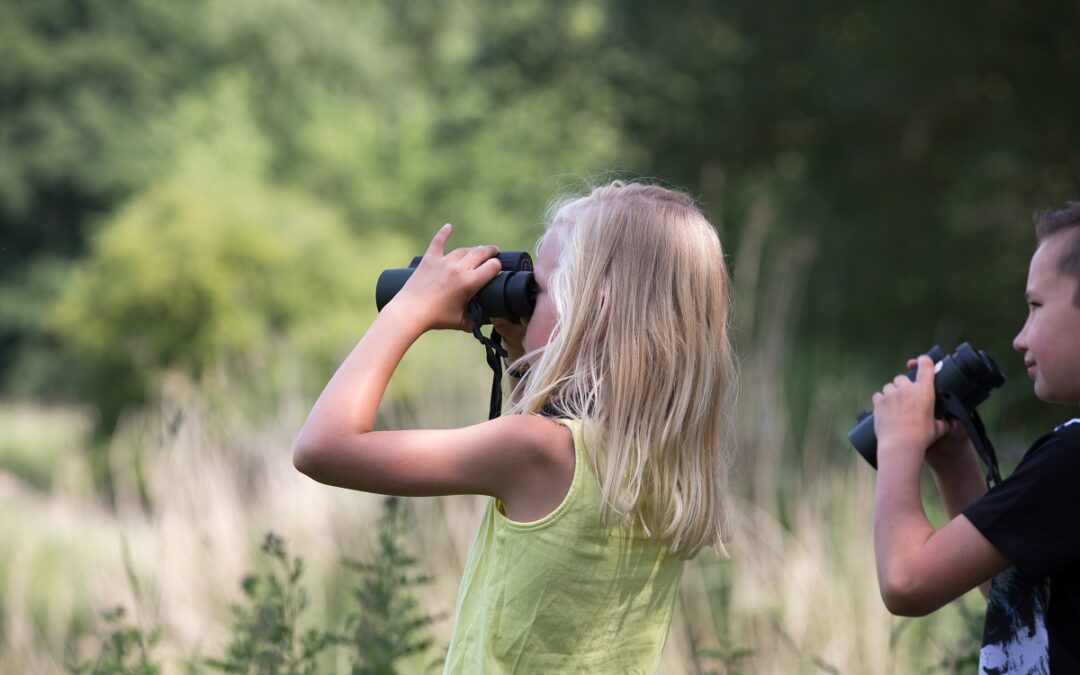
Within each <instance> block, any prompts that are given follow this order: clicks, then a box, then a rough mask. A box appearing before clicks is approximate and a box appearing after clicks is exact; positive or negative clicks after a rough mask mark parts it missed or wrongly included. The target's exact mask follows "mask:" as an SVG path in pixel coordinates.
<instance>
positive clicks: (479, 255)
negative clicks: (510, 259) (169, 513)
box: [461, 246, 502, 270]
mask: <svg viewBox="0 0 1080 675" xmlns="http://www.w3.org/2000/svg"><path fill="white" fill-rule="evenodd" d="M464 251H465V254H464V255H463V256H462V258H461V261H462V262H463V263H464V264H465V265H466V266H468V267H470V268H478V267H480V266H481V265H482V264H484V263H485V262H490V261H491V260H494V261H495V262H496V263H498V262H499V259H498V258H496V257H495V256H497V255H499V247H498V246H473V247H472V248H468V249H464ZM499 269H500V270H501V269H502V265H501V264H500V265H499Z"/></svg>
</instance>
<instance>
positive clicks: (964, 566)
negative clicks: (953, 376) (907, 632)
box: [874, 202, 1080, 673]
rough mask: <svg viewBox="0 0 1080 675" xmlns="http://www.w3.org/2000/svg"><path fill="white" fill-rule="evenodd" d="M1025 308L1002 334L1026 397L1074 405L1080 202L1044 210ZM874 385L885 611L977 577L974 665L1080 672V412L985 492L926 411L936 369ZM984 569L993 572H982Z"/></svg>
mask: <svg viewBox="0 0 1080 675" xmlns="http://www.w3.org/2000/svg"><path fill="white" fill-rule="evenodd" d="M1035 229H1036V235H1037V238H1038V246H1037V248H1036V250H1035V253H1034V255H1033V256H1032V258H1031V267H1030V269H1029V272H1028V282H1027V292H1026V293H1025V296H1026V298H1027V303H1028V318H1027V321H1026V322H1025V323H1024V327H1023V329H1022V330H1021V331H1020V333H1019V335H1017V336H1016V338H1015V340H1014V341H1013V346H1014V347H1015V348H1016V349H1017V351H1019V352H1020V353H1021V354H1023V355H1024V365H1025V366H1026V367H1027V373H1028V376H1029V377H1031V378H1032V379H1033V380H1034V381H1035V395H1036V396H1038V397H1039V398H1040V399H1042V400H1043V401H1046V402H1048V403H1063V404H1067V405H1071V406H1077V405H1080V202H1071V203H1070V204H1069V205H1068V206H1067V207H1066V208H1065V209H1062V210H1060V211H1052V212H1047V213H1044V214H1042V215H1041V216H1040V217H1039V218H1038V221H1037V224H1036V228H1035ZM917 364H918V375H917V376H916V379H915V381H914V382H911V381H910V380H908V379H907V378H906V377H905V376H903V375H900V376H898V377H897V378H896V379H895V380H894V381H893V382H892V383H890V384H887V385H885V388H884V389H883V390H882V391H881V392H880V393H877V394H875V395H874V430H875V432H876V434H877V437H878V475H877V495H876V498H875V507H874V551H875V554H876V557H877V573H878V583H879V586H880V588H881V596H882V599H883V600H884V601H885V605H886V607H888V609H889V611H891V612H893V613H894V614H902V615H908V616H919V615H923V614H927V613H929V612H932V611H934V610H936V609H938V608H939V607H942V606H943V605H945V604H946V603H948V602H950V601H951V600H953V599H955V598H957V597H959V596H960V595H962V594H964V593H966V592H967V591H968V590H970V589H972V588H974V587H975V586H981V588H982V590H983V593H984V594H988V605H987V610H986V624H985V629H984V633H983V647H982V651H981V652H980V655H979V661H980V663H979V672H980V673H1012V672H1019V673H1046V672H1053V673H1077V672H1080V419H1073V420H1070V421H1068V422H1066V423H1064V424H1062V425H1060V426H1058V427H1057V428H1056V429H1054V430H1053V431H1052V432H1050V433H1049V434H1047V435H1045V436H1043V437H1042V438H1040V439H1039V440H1037V441H1036V442H1035V444H1034V445H1032V446H1031V448H1030V449H1029V450H1028V451H1027V453H1026V454H1025V455H1024V458H1023V460H1022V461H1021V462H1020V464H1019V466H1017V467H1016V470H1015V471H1014V472H1013V473H1012V475H1010V476H1009V477H1008V478H1006V479H1005V480H1004V481H1002V482H1001V483H1000V484H998V485H996V486H994V488H993V489H991V490H989V491H987V489H986V484H985V482H984V481H983V477H982V473H981V470H980V466H979V460H978V459H977V458H976V455H975V451H974V448H973V447H972V445H971V442H970V441H969V440H968V439H967V436H966V434H965V433H964V431H963V429H962V427H960V426H959V425H957V424H956V423H955V422H952V423H948V424H947V423H945V422H943V421H941V420H936V419H934V416H933V411H934V397H935V394H934V369H933V363H932V361H931V360H930V358H929V357H926V356H920V357H919V359H918V361H917ZM924 458H925V459H926V462H927V464H929V465H930V468H931V471H932V473H933V476H934V480H935V482H936V483H937V486H938V490H939V491H940V492H941V495H942V499H943V501H944V502H945V507H946V509H947V510H948V513H949V517H950V518H951V520H950V521H949V522H948V523H947V524H946V525H945V526H944V527H942V528H941V529H940V530H936V531H935V530H934V528H933V526H932V525H931V524H930V522H929V521H928V520H927V518H926V514H925V512H924V511H923V507H922V500H921V498H920V494H919V473H920V469H921V465H922V461H923V459H924ZM991 579H993V583H992V584H987V583H986V582H989V581H990V580H991Z"/></svg>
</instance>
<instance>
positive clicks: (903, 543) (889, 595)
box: [874, 357, 1009, 616]
mask: <svg viewBox="0 0 1080 675" xmlns="http://www.w3.org/2000/svg"><path fill="white" fill-rule="evenodd" d="M933 377H934V373H933V362H932V361H931V360H930V359H929V358H928V357H920V358H919V370H918V375H917V376H916V380H915V382H911V381H910V380H908V379H907V378H906V377H905V376H902V375H901V376H899V377H897V379H896V380H895V381H894V382H893V383H892V384H888V385H886V386H885V389H884V390H883V391H882V392H881V393H879V394H875V395H874V429H875V432H876V434H877V437H878V475H877V495H876V498H875V503H874V552H875V555H876V558H877V570H878V584H879V586H880V589H881V595H882V599H883V600H884V601H885V605H886V607H888V609H889V611H891V612H893V613H894V614H903V615H915V616H917V615H922V614H927V613H929V612H932V611H934V610H935V609H938V608H939V607H942V606H943V605H945V604H946V603H948V602H950V601H951V600H953V599H955V598H957V597H959V596H960V595H962V594H963V593H965V592H967V591H968V590H970V589H972V588H974V587H975V586H977V585H979V584H981V583H982V582H984V581H986V580H988V579H989V578H990V577H992V576H993V575H995V574H997V573H998V572H1000V571H1002V570H1004V569H1005V568H1006V567H1008V566H1009V561H1008V559H1006V558H1005V556H1003V555H1002V554H1001V553H1000V552H999V551H998V550H997V549H996V548H994V546H993V545H992V544H991V543H990V542H989V541H987V540H986V538H985V537H983V536H982V534H981V533H980V532H979V531H978V530H977V529H976V528H975V526H974V525H972V524H971V522H970V521H969V520H968V519H967V518H966V517H964V516H963V515H958V516H956V517H954V518H953V519H952V520H951V521H950V522H949V523H948V524H947V525H945V526H944V527H942V528H941V529H940V530H937V531H935V530H934V527H933V526H932V525H931V524H930V521H929V520H928V519H927V517H926V512H925V511H924V510H923V506H922V496H921V494H920V491H919V483H920V474H921V469H922V462H923V457H924V454H925V453H926V449H927V448H928V447H929V446H930V445H932V444H933V443H934V442H935V441H936V440H937V439H938V438H940V437H941V436H942V435H943V434H944V433H945V432H946V430H947V427H946V425H945V423H944V422H941V421H939V420H935V419H934V416H933V410H934V396H935V393H934V386H933V381H934V380H933ZM963 457H964V456H963V455H959V456H957V457H955V458H954V459H956V460H957V461H960V462H962V464H961V465H960V468H961V469H963V471H962V473H960V474H959V475H957V476H948V477H947V478H946V485H945V499H946V504H947V508H948V509H949V510H950V515H952V509H954V508H955V509H957V511H959V509H960V508H963V506H966V504H963V505H961V504H962V502H964V501H965V500H967V499H969V498H971V496H972V494H973V493H974V484H973V483H972V481H971V473H970V472H969V471H968V470H967V469H970V468H971V464H970V463H969V462H968V461H967V460H966V459H963ZM971 459H972V460H974V457H973V453H972V457H971ZM965 464H966V469H964V465H965ZM941 468H944V467H941ZM974 468H975V474H974V475H975V476H978V466H977V465H975V466H974ZM937 473H938V472H937V471H935V475H936V474H937ZM943 477H946V476H943Z"/></svg>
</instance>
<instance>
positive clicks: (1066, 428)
mask: <svg viewBox="0 0 1080 675" xmlns="http://www.w3.org/2000/svg"><path fill="white" fill-rule="evenodd" d="M1062 445H1064V446H1069V445H1080V417H1074V418H1073V419H1071V420H1068V421H1067V422H1062V423H1061V424H1059V425H1057V426H1056V427H1054V428H1053V429H1052V430H1050V431H1049V432H1047V433H1046V434H1044V435H1043V436H1042V437H1040V438H1039V439H1038V440H1036V441H1035V442H1034V443H1032V444H1031V450H1029V451H1028V452H1029V454H1030V453H1031V452H1032V451H1034V450H1038V449H1040V448H1042V447H1043V446H1062Z"/></svg>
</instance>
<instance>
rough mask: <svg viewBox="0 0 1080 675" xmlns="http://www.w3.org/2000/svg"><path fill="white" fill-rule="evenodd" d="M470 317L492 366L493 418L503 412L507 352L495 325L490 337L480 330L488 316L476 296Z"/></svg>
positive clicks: (489, 410)
mask: <svg viewBox="0 0 1080 675" xmlns="http://www.w3.org/2000/svg"><path fill="white" fill-rule="evenodd" d="M469 318H470V319H471V320H472V332H473V337H475V338H476V339H477V340H479V341H480V344H482V345H484V351H485V352H486V354H487V362H488V365H489V366H491V372H492V377H491V401H490V403H489V406H488V419H489V420H493V419H495V418H496V417H498V416H499V415H500V414H501V413H502V359H504V358H506V356H507V353H506V349H505V348H504V347H503V346H502V336H501V335H499V331H497V330H495V327H494V326H492V328H491V335H490V336H488V337H484V334H483V333H481V332H480V325H481V324H483V323H484V320H485V319H486V318H487V317H486V316H485V315H484V310H483V308H482V307H480V303H479V301H477V299H476V298H473V299H472V300H470V301H469Z"/></svg>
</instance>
